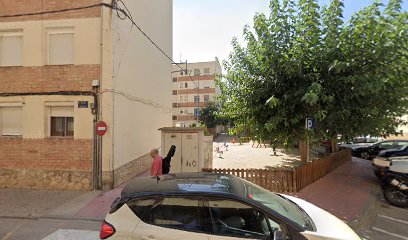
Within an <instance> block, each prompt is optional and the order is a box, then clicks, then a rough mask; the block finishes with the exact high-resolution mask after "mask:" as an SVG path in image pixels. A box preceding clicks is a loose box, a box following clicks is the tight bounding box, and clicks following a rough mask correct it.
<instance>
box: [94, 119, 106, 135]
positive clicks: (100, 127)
mask: <svg viewBox="0 0 408 240" xmlns="http://www.w3.org/2000/svg"><path fill="white" fill-rule="evenodd" d="M106 130H108V126H107V125H106V123H105V122H104V121H100V122H98V123H97V124H96V134H98V136H103V135H105V133H106Z"/></svg>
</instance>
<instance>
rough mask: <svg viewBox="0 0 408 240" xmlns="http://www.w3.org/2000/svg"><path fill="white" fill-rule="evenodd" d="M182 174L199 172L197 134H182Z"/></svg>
mask: <svg viewBox="0 0 408 240" xmlns="http://www.w3.org/2000/svg"><path fill="white" fill-rule="evenodd" d="M181 139H182V141H181V145H182V148H181V155H182V159H181V160H182V161H181V162H182V167H181V171H182V172H199V171H200V169H199V162H198V156H199V154H198V153H199V151H198V134H197V133H182V135H181Z"/></svg>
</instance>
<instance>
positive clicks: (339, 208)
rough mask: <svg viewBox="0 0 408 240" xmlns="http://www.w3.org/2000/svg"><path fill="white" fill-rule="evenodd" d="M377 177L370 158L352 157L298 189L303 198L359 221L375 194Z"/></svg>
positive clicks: (376, 192) (370, 204)
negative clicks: (350, 159) (349, 160)
mask: <svg viewBox="0 0 408 240" xmlns="http://www.w3.org/2000/svg"><path fill="white" fill-rule="evenodd" d="M378 191H379V186H378V180H377V179H376V177H375V176H374V174H373V169H372V166H371V162H370V161H367V160H363V159H358V158H353V160H352V161H351V162H348V163H346V164H344V165H342V166H340V167H339V168H337V169H336V170H334V171H333V172H331V173H330V174H328V175H327V176H325V177H323V178H322V179H320V180H318V181H317V182H315V183H314V184H312V185H310V186H308V187H306V188H304V189H303V190H301V191H300V192H299V193H298V194H297V197H300V198H303V199H305V200H307V201H308V202H311V203H313V204H315V205H316V206H318V207H320V208H323V209H325V210H326V211H328V212H330V213H332V214H333V215H335V216H336V217H338V218H340V219H342V220H344V221H346V222H349V223H350V222H352V221H355V222H356V221H360V220H361V219H360V218H361V217H364V215H365V212H367V211H368V209H369V208H370V207H372V206H373V203H374V202H375V201H376V199H377V196H378Z"/></svg>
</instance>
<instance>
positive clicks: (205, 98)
mask: <svg viewBox="0 0 408 240" xmlns="http://www.w3.org/2000/svg"><path fill="white" fill-rule="evenodd" d="M209 101H210V95H204V102H206V103H208V102H209Z"/></svg>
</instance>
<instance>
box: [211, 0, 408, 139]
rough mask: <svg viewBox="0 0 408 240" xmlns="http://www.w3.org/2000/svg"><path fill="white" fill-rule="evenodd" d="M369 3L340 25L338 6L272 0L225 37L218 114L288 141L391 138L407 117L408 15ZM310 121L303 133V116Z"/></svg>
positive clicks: (394, 3) (335, 1)
mask: <svg viewBox="0 0 408 240" xmlns="http://www.w3.org/2000/svg"><path fill="white" fill-rule="evenodd" d="M401 4H402V0H390V1H389V2H388V4H387V5H385V6H384V5H383V4H382V3H381V2H379V1H376V2H374V3H373V4H372V5H370V6H368V7H366V8H364V9H362V10H361V11H359V12H357V13H355V14H354V15H353V16H352V17H351V19H350V20H349V21H348V22H344V20H343V15H342V14H343V7H344V6H343V2H342V1H341V0H332V1H331V2H330V4H329V6H324V7H320V6H319V5H318V4H317V2H316V1H315V0H299V1H297V2H295V1H293V0H283V1H282V0H272V1H271V2H270V15H269V16H266V15H264V14H257V15H256V16H255V17H254V26H253V28H250V27H248V26H246V27H245V28H244V38H245V46H241V45H240V44H239V43H238V41H237V39H233V41H232V45H233V51H232V52H231V54H230V57H229V60H228V61H226V62H224V66H225V69H226V71H227V74H226V76H224V78H223V79H222V80H220V81H218V84H219V87H220V89H221V91H222V94H221V103H222V113H223V114H224V115H225V116H229V117H230V118H232V119H234V120H235V123H236V124H237V125H240V126H242V125H245V126H247V127H248V128H250V129H251V130H252V133H253V134H262V135H267V136H270V137H269V139H273V140H275V139H279V141H283V142H288V141H291V140H294V141H296V140H299V139H306V138H314V139H325V138H334V137H335V136H337V135H338V134H341V135H342V136H346V137H353V136H359V135H367V134H371V135H387V134H391V133H395V129H396V127H397V126H398V125H399V124H400V120H399V118H400V117H401V116H402V115H404V114H407V112H408V110H407V109H408V60H407V56H408V51H407V49H408V14H407V12H406V11H402V10H401ZM307 117H312V118H314V119H315V120H316V122H317V127H316V129H315V130H314V131H307V130H305V118H307Z"/></svg>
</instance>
